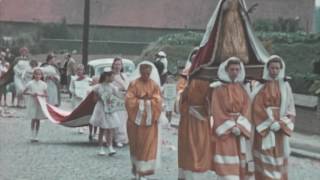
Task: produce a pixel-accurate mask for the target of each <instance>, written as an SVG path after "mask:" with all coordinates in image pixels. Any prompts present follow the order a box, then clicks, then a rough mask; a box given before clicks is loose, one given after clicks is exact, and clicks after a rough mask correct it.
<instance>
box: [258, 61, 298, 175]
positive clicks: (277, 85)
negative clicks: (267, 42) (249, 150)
mask: <svg viewBox="0 0 320 180" xmlns="http://www.w3.org/2000/svg"><path fill="white" fill-rule="evenodd" d="M284 71H285V64H284V62H283V60H282V59H281V58H280V57H279V56H275V55H273V56H271V57H270V58H269V61H268V63H267V64H266V65H265V68H264V74H263V79H264V80H265V82H263V83H262V84H260V85H259V86H258V87H257V89H256V92H257V93H256V94H257V95H256V96H255V98H254V101H253V106H252V111H253V113H252V115H253V117H252V118H253V121H254V124H255V129H256V131H255V136H254V151H253V156H254V160H255V178H256V179H259V180H269V179H281V180H286V179H288V169H287V167H288V157H289V155H290V147H289V138H288V137H290V136H291V134H292V131H293V127H294V117H295V115H296V113H295V106H294V101H293V95H292V90H291V87H290V85H289V83H288V82H286V80H285V79H284Z"/></svg>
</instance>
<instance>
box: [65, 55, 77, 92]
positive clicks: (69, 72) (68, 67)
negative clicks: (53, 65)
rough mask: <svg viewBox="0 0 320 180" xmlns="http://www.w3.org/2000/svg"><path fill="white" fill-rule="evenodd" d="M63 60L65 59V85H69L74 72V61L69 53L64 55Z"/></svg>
mask: <svg viewBox="0 0 320 180" xmlns="http://www.w3.org/2000/svg"><path fill="white" fill-rule="evenodd" d="M65 60H66V61H65V63H64V70H65V71H66V76H67V87H70V82H71V76H74V75H75V74H76V61H75V60H74V59H73V58H72V56H71V54H70V53H67V54H66V55H65ZM69 93H70V92H69ZM70 97H71V94H70Z"/></svg>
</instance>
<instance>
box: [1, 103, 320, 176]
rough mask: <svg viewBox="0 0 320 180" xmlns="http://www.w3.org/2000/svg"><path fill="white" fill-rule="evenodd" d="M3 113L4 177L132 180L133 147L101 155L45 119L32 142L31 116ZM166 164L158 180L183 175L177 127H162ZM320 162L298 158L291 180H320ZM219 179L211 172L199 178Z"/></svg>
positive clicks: (92, 145) (93, 145)
mask: <svg viewBox="0 0 320 180" xmlns="http://www.w3.org/2000/svg"><path fill="white" fill-rule="evenodd" d="M10 111H14V114H15V115H16V116H18V117H16V118H2V117H0V180H102V179H112V180H127V179H131V178H132V175H131V173H130V161H129V153H128V148H127V147H125V148H122V149H119V150H118V153H117V154H116V155H115V156H114V157H107V156H106V157H99V156H98V155H97V152H98V147H97V144H96V143H89V142H88V138H87V135H86V134H78V133H77V132H76V130H75V129H69V128H65V127H62V126H59V125H54V124H52V123H51V122H49V121H43V122H42V123H41V129H40V134H39V137H40V142H39V143H30V142H29V137H30V120H29V119H28V118H25V117H23V111H22V110H18V109H10ZM162 134H163V143H162V144H163V145H162V156H161V161H162V162H161V168H160V169H159V172H158V174H157V175H155V176H152V179H165V180H175V179H177V151H176V146H177V131H176V130H175V129H170V130H168V129H164V128H163V129H162ZM319 169H320V162H319V161H312V160H309V159H300V158H295V157H292V158H291V160H290V175H289V177H290V178H289V179H290V180H302V179H303V180H318V179H319V177H320V171H319ZM198 179H199V180H202V179H203V180H204V179H215V176H214V175H213V174H211V173H208V174H207V175H205V176H203V177H199V178H197V180H198Z"/></svg>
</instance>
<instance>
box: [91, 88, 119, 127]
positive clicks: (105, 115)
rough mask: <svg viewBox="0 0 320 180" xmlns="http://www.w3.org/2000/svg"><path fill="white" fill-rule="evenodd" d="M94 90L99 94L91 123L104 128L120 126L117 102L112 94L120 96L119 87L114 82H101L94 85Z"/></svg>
mask: <svg viewBox="0 0 320 180" xmlns="http://www.w3.org/2000/svg"><path fill="white" fill-rule="evenodd" d="M93 91H94V92H95V93H96V95H97V96H98V98H99V100H98V101H97V103H96V105H95V107H94V110H93V113H92V116H91V118H90V124H92V125H93V126H96V127H100V128H103V129H112V128H117V127H119V117H118V115H117V113H115V104H114V99H113V97H112V96H119V95H118V92H117V88H116V87H115V86H114V85H112V83H101V84H99V85H97V86H95V87H94V89H93Z"/></svg>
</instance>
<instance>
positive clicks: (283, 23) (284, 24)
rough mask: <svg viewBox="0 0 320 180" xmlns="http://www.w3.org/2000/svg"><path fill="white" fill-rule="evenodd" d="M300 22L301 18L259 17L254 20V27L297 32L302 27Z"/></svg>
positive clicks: (270, 30) (260, 29) (257, 29)
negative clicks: (271, 18) (274, 18)
mask: <svg viewBox="0 0 320 180" xmlns="http://www.w3.org/2000/svg"><path fill="white" fill-rule="evenodd" d="M299 22H300V19H299V18H295V19H294V18H281V17H280V18H278V19H277V20H270V19H258V20H256V21H255V22H254V28H255V30H256V31H264V32H297V31H299V30H301V29H302V28H301V27H300V25H299Z"/></svg>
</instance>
